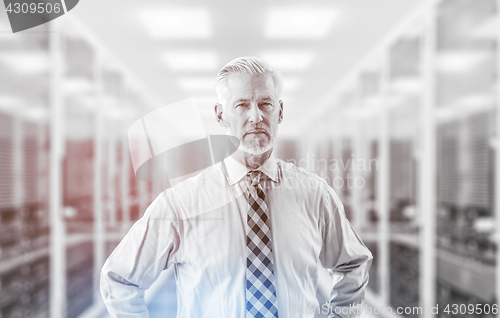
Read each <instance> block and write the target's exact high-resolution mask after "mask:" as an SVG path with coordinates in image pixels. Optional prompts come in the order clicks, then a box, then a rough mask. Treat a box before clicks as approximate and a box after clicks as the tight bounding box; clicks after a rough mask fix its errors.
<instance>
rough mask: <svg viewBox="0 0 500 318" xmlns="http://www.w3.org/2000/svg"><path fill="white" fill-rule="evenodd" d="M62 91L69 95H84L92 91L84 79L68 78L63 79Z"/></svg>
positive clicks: (89, 83)
mask: <svg viewBox="0 0 500 318" xmlns="http://www.w3.org/2000/svg"><path fill="white" fill-rule="evenodd" d="M63 87H64V91H65V92H66V93H69V94H75V93H86V92H90V91H91V90H92V88H93V87H92V83H91V82H90V81H89V80H88V79H86V78H84V77H68V78H65V79H64V83H63Z"/></svg>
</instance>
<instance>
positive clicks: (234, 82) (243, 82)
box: [227, 73, 276, 96]
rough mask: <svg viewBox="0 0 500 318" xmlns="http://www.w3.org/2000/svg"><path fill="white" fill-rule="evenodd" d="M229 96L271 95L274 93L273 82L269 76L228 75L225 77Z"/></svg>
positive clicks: (266, 74)
mask: <svg viewBox="0 0 500 318" xmlns="http://www.w3.org/2000/svg"><path fill="white" fill-rule="evenodd" d="M227 90H228V93H229V95H233V96H234V95H240V94H272V95H274V94H275V93H276V89H275V86H274V80H273V77H272V76H271V74H268V73H265V74H257V75H249V74H243V73H230V74H229V75H228V77H227Z"/></svg>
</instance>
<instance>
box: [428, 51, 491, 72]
mask: <svg viewBox="0 0 500 318" xmlns="http://www.w3.org/2000/svg"><path fill="white" fill-rule="evenodd" d="M488 56H489V55H488V53H487V52H486V51H470V50H469V51H466V50H456V51H455V50H448V51H443V52H442V53H439V55H438V58H437V68H438V70H439V71H441V72H443V73H452V74H456V73H465V72H468V71H470V70H472V69H474V68H475V67H476V66H477V65H478V64H479V63H481V62H483V61H484V60H485V59H487V58H488Z"/></svg>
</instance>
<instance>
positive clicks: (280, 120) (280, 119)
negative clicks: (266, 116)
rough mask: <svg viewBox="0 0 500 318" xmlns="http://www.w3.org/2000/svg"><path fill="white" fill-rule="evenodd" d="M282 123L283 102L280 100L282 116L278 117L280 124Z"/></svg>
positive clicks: (281, 114) (281, 113)
mask: <svg viewBox="0 0 500 318" xmlns="http://www.w3.org/2000/svg"><path fill="white" fill-rule="evenodd" d="M282 121H283V101H282V100H280V114H279V117H278V124H281V122H282Z"/></svg>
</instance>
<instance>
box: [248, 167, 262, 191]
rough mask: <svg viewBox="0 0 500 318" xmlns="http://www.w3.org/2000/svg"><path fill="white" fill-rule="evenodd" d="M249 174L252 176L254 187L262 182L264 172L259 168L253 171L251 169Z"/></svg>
mask: <svg viewBox="0 0 500 318" xmlns="http://www.w3.org/2000/svg"><path fill="white" fill-rule="evenodd" d="M248 175H249V176H250V181H251V182H252V187H256V186H258V185H259V183H260V179H261V176H262V172H260V171H259V170H253V171H249V172H248Z"/></svg>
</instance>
